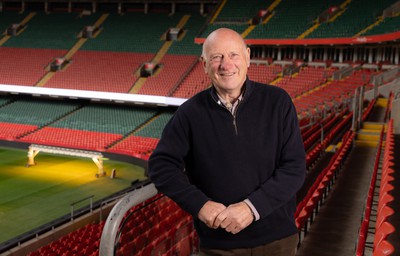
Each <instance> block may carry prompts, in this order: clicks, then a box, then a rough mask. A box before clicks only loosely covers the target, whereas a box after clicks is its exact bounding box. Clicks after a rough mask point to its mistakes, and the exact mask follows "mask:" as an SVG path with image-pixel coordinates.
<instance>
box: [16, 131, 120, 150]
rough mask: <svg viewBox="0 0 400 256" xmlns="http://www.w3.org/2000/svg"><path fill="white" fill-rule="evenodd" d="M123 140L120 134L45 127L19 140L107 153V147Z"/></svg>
mask: <svg viewBox="0 0 400 256" xmlns="http://www.w3.org/2000/svg"><path fill="white" fill-rule="evenodd" d="M121 138H122V135H120V134H112V133H104V132H93V131H84V130H73V129H66V128H56V127H45V128H43V129H40V130H39V131H36V132H34V133H31V134H29V135H27V136H25V137H23V138H21V139H19V140H20V141H23V142H29V143H38V144H45V145H51V146H60V147H73V148H81V149H88V150H97V151H105V148H106V146H108V145H110V144H111V143H112V142H115V141H117V140H119V139H121Z"/></svg>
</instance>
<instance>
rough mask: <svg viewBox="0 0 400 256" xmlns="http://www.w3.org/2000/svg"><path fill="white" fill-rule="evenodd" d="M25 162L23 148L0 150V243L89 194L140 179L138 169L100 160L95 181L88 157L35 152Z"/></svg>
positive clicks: (97, 194)
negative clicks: (101, 170) (31, 160)
mask: <svg viewBox="0 0 400 256" xmlns="http://www.w3.org/2000/svg"><path fill="white" fill-rule="evenodd" d="M27 160H28V158H27V150H26V151H24V150H15V149H10V148H0V243H2V242H5V241H7V240H9V239H11V238H13V237H16V236H18V235H20V234H22V233H24V232H27V231H29V230H31V229H33V228H35V227H38V226H40V225H43V224H45V223H48V222H50V221H52V220H54V219H56V218H58V217H61V216H63V215H65V214H68V213H70V207H71V206H70V205H71V203H73V202H76V201H79V200H81V199H83V198H85V197H88V196H91V195H94V198H93V201H97V200H99V199H102V198H104V197H106V196H108V195H111V194H113V193H115V192H118V191H120V190H122V189H124V188H127V187H129V186H130V185H131V182H132V181H133V180H136V179H140V180H142V179H144V169H143V168H142V167H139V166H135V165H132V164H128V163H123V162H116V161H111V160H106V161H104V170H105V171H106V172H107V176H105V177H101V178H96V177H95V174H96V173H97V166H96V165H95V164H94V163H93V161H92V160H91V159H82V158H74V157H63V156H57V155H50V154H46V153H39V154H38V155H37V156H36V157H35V162H36V165H35V166H31V167H29V168H28V167H25V165H26V163H27ZM112 168H115V169H116V170H117V171H116V174H117V175H116V178H115V179H110V178H109V174H110V170H111V169H112ZM88 204H89V200H86V201H85V202H83V203H80V204H79V205H76V206H75V209H78V208H80V207H83V206H85V205H88Z"/></svg>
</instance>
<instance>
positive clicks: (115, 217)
mask: <svg viewBox="0 0 400 256" xmlns="http://www.w3.org/2000/svg"><path fill="white" fill-rule="evenodd" d="M157 193H158V191H157V189H156V187H155V186H154V184H153V183H151V184H149V185H147V186H145V187H143V188H140V189H137V190H134V191H132V192H130V193H129V194H127V195H126V196H124V197H123V198H122V199H121V200H119V201H118V203H117V204H116V205H115V206H114V207H113V209H112V210H111V212H110V214H109V215H108V217H107V220H106V223H105V225H104V229H103V233H102V234H101V239H100V247H99V255H100V256H111V255H114V248H115V240H116V238H117V235H118V230H119V227H120V225H121V223H122V221H123V220H124V217H125V215H126V213H127V212H128V211H129V210H130V209H131V208H132V207H133V206H135V205H137V204H139V203H141V202H143V201H145V200H147V199H149V198H151V197H153V196H155V195H157Z"/></svg>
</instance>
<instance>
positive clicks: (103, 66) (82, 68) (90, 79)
mask: <svg viewBox="0 0 400 256" xmlns="http://www.w3.org/2000/svg"><path fill="white" fill-rule="evenodd" d="M152 56H153V55H152V54H150V53H127V52H124V53H123V52H104V51H78V52H77V53H76V54H75V55H74V56H73V59H72V63H71V64H69V66H68V67H67V69H66V70H65V71H63V72H57V73H56V74H55V76H53V78H52V79H51V80H50V81H49V82H47V84H46V87H52V88H63V89H75V90H90V91H105V92H120V93H127V92H128V91H129V90H130V88H131V87H132V86H133V84H134V83H135V81H136V80H137V79H138V76H136V75H135V72H136V71H137V70H138V69H139V67H140V65H142V64H143V63H144V62H146V61H149V60H150V59H151V58H152Z"/></svg>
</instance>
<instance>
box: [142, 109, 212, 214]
mask: <svg viewBox="0 0 400 256" xmlns="http://www.w3.org/2000/svg"><path fill="white" fill-rule="evenodd" d="M189 134H190V125H189V122H188V121H187V118H186V116H185V115H184V113H182V111H179V109H178V111H177V112H176V113H175V115H174V116H173V117H172V118H171V120H170V121H169V122H168V124H167V125H166V126H165V128H164V130H163V133H162V136H161V139H160V141H159V143H158V145H157V147H156V149H155V150H154V152H153V154H152V155H151V156H150V159H149V169H148V172H149V176H150V179H151V180H152V181H153V183H154V185H155V186H156V188H157V189H158V191H159V192H162V193H164V194H165V195H167V196H168V197H170V198H171V199H172V200H174V201H175V202H176V203H177V204H178V205H179V206H180V207H182V209H184V210H185V211H187V212H188V213H189V214H191V215H193V217H195V218H197V215H198V212H199V211H200V209H201V208H202V207H203V205H204V204H205V203H206V202H207V201H208V200H209V198H208V197H207V196H206V195H205V194H204V193H203V192H202V191H200V190H199V189H198V188H197V187H196V186H195V185H193V184H192V183H191V182H190V180H189V178H188V176H187V174H186V172H185V162H184V160H185V157H187V154H188V152H189V149H190V138H189Z"/></svg>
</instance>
